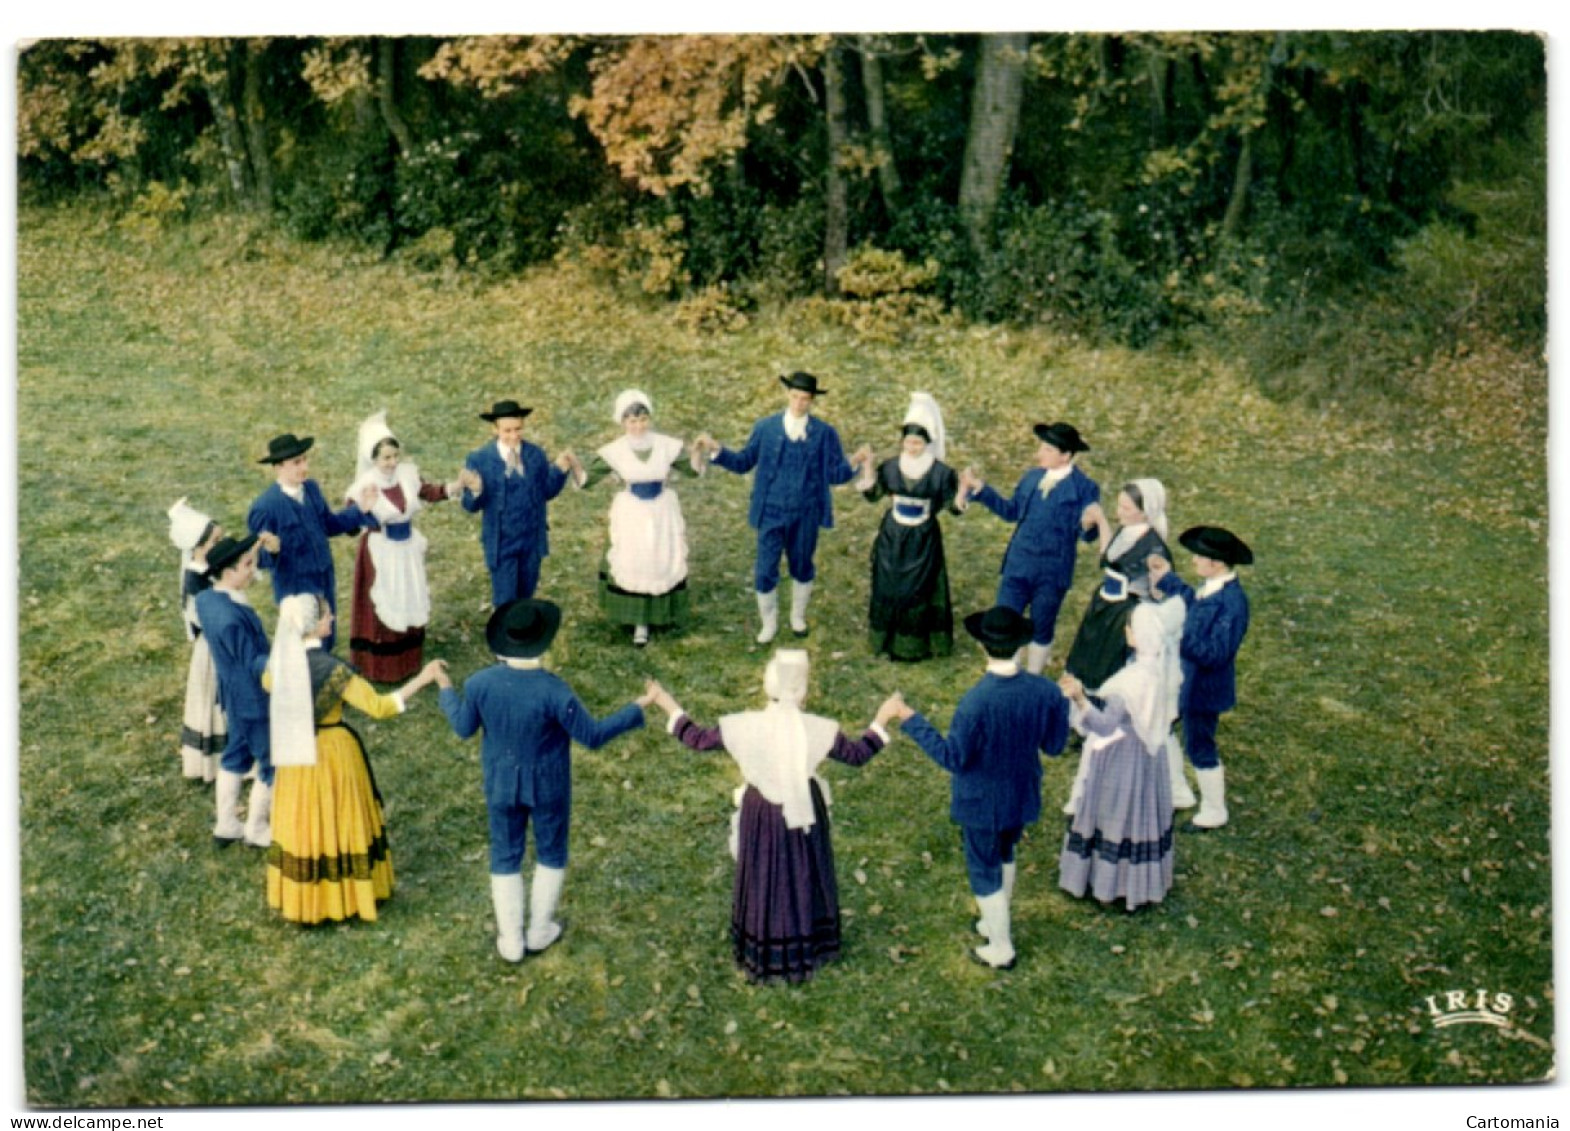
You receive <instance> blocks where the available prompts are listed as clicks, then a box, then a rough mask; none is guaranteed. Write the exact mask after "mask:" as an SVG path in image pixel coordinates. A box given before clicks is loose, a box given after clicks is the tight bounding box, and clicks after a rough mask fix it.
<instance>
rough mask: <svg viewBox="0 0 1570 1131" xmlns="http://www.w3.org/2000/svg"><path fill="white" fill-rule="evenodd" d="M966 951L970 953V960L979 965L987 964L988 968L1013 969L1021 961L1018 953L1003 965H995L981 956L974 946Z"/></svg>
mask: <svg viewBox="0 0 1570 1131" xmlns="http://www.w3.org/2000/svg"><path fill="white" fill-rule="evenodd" d="M966 953H968V954H969V955H970V960H971V961H972V962H974V963H975V964H976V965H977V966H985V967H986V968H987V969H988V970H1012V969H1014V965H1015V963H1017V962H1018V961H1019V955H1018V954H1016V955H1015V956H1014V957H1013V958H1011V959H1009V960H1008V961H1007V962H1005V963H1004V964H1003V965H1002V966H994V965H992V963H990V962H988V961H987V960H986V959H985V958H983V957H981V955H979V954H977V953H976V951H975V949H974V948H972V949H971V950H969V951H967V952H966Z"/></svg>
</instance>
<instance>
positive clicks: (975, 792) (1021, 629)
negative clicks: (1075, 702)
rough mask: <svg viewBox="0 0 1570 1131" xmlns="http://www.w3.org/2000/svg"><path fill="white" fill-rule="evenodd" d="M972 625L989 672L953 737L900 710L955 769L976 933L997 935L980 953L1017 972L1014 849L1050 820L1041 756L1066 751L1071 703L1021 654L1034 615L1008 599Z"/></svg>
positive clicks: (971, 619)
mask: <svg viewBox="0 0 1570 1131" xmlns="http://www.w3.org/2000/svg"><path fill="white" fill-rule="evenodd" d="M965 631H966V632H968V633H970V634H971V636H973V637H975V638H976V640H977V641H978V642H980V644H981V647H982V650H983V651H985V652H986V654H987V670H986V673H985V674H984V675H983V676H982V677H981V680H980V681H979V682H978V683H977V684H976V685H975V686H974V687H972V688H971V689H970V690H969V691H967V692H966V693H965V697H964V698H963V699H961V700H960V701H959V706H958V707H956V708H955V709H954V718H953V720H952V721H951V722H950V723H949V733H948V737H947V738H944V737H943V735H942V734H941V733H940V732H939V731H938V729H937V728H936V727H935V726H933V725H932V724H931V723H930V722H928V721H927V719H926V718H925V717H924V716H922V715H921V714H920V713H919V712H916V711H912V710H911V709H910V708H909V707H906V706H904V703H903V702H901V704H900V708H901V709H900V710H899V712H898V713H899V717H900V725H901V729H903V730H904V731H905V733H906V734H908V735H909V736H910V737H911V738H912V739H913V740H914V741H915V743H916V745H918V746H920V747H921V748H922V749H923V750H924V751H926V753H927V755H928V757H930V758H931V759H932V760H933V761H934V762H936V763H937V764H938V765H939V766H942V767H943V768H944V769H945V770H947V771H948V772H949V773H950V774H951V775H953V782H952V788H951V802H950V806H949V817H950V818H951V819H952V820H953V821H954V823H955V824H957V825H959V827H960V839H961V841H962V842H963V844H964V848H965V869H966V872H967V873H968V874H969V877H970V890H971V893H972V894H973V895H974V896H975V897H976V905H977V907H979V908H980V910H981V921H980V922H979V923H977V924H976V929H977V930H978V931H979V932H980V933H981V934H982V935H983V936H985V938H986V940H987V944H986V945H985V946H981V947H977V948H975V949H974V950H972V951H971V954H972V956H973V957H974V958H975V959H976V960H977V961H978V962H981V963H983V964H985V965H987V966H991V967H993V968H995V969H1000V970H1008V969H1011V968H1012V967H1013V965H1014V943H1013V940H1012V939H1011V937H1010V934H1009V901H1010V900H1011V899H1012V898H1013V894H1014V876H1015V863H1014V848H1015V846H1016V845H1017V844H1018V843H1019V840H1020V837H1021V836H1022V835H1023V834H1024V831H1025V826H1026V825H1033V824H1035V823H1036V820H1037V819H1038V818H1039V817H1040V816H1041V777H1042V775H1041V754H1042V753H1046V754H1050V755H1053V756H1056V755H1058V754H1061V753H1062V752H1063V746H1064V743H1065V742H1067V741H1068V713H1069V712H1068V701H1067V700H1066V699H1065V698H1064V697H1063V693H1062V692H1061V691H1060V690H1058V686H1057V684H1055V683H1053V682H1051V681H1050V680H1047V679H1044V678H1042V677H1041V676H1038V675H1032V674H1030V673H1029V672H1022V671H1020V668H1019V664H1018V662H1017V661H1016V660H1015V654H1016V653H1017V652H1018V651H1019V649H1020V648H1021V647H1022V646H1023V645H1024V644H1025V643H1026V641H1028V640H1030V638H1031V631H1032V630H1031V623H1030V620H1029V619H1028V618H1026V617H1023V616H1021V615H1020V614H1019V613H1017V612H1015V611H1014V610H1013V609H1010V608H1007V607H1006V606H1003V605H998V606H995V607H994V608H991V609H988V610H987V611H986V612H984V613H972V614H970V616H968V617H966V618H965Z"/></svg>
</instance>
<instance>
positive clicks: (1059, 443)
mask: <svg viewBox="0 0 1570 1131" xmlns="http://www.w3.org/2000/svg"><path fill="white" fill-rule="evenodd" d="M1035 433H1036V439H1038V440H1040V441H1041V442H1042V443H1044V444H1051V445H1052V446H1053V447H1054V448H1056V449H1057V450H1058V451H1060V452H1068V453H1069V454H1071V455H1072V454H1073V453H1074V452H1088V451H1090V445H1089V444H1087V443H1085V441H1084V440H1081V439H1080V438H1079V429H1077V428H1075V427H1074V426H1073V425H1072V424H1064V423H1063V422H1062V421H1061V420H1057V421H1053V422H1052V423H1051V424H1038V425H1036V427H1035Z"/></svg>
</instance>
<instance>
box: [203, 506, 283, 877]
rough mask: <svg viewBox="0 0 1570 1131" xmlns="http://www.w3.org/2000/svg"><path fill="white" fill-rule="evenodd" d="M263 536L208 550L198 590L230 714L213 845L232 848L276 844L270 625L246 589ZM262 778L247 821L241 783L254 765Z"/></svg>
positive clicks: (205, 633)
mask: <svg viewBox="0 0 1570 1131" xmlns="http://www.w3.org/2000/svg"><path fill="white" fill-rule="evenodd" d="M256 542H257V537H256V535H254V534H252V535H249V536H247V537H245V538H240V539H235V538H220V539H219V540H218V542H217V543H216V544H215V545H214V546H213V548H212V549H211V550H208V551H207V572H208V575H209V576H210V577H211V578H212V579H213V584H212V587H211V588H209V589H204V590H202V591H201V592H200V593H198V594H197V595H196V619H197V621H198V623H200V624H201V626H202V635H203V637H205V638H206V640H207V647H208V648H209V649H211V650H212V654H213V667H214V669H215V671H216V674H217V677H218V701H219V702H220V703H222V704H223V709H224V713H225V715H226V716H228V720H229V740H228V744H227V745H226V746H225V747H224V752H223V758H222V759H221V761H220V763H219V765H220V768H219V771H218V781H217V784H216V786H215V790H214V792H215V793H216V795H217V803H218V821H217V823H216V824H215V825H214V826H213V843H214V844H216V845H217V846H218V847H219V848H227V847H228V846H229V845H231V844H233V843H234V842H235V841H237V840H240V839H242V838H243V839H244V840H245V842H246V843H247V844H250V845H252V846H254V847H256V848H266V847H267V846H268V845H269V844H270V843H271V842H272V825H271V823H270V822H269V820H268V818H269V816H270V810H271V806H272V784H273V764H272V742H271V735H270V732H269V730H268V717H267V692H266V691H264V690H263V689H262V672H263V671H264V670H265V669H266V667H267V654H268V648H269V645H268V643H267V630H266V629H265V628H263V627H262V618H261V617H259V616H257V615H256V610H255V609H253V608H251V603H250V601H249V600H247V598H246V595H245V589H246V586H248V585H250V584H251V582H252V581H254V580H255V579H256V556H257V548H256ZM253 765H254V766H255V767H256V784H254V785H253V786H251V800H250V804H249V806H248V807H247V813H246V820H245V823H244V824H243V825H242V824H241V823H240V818H239V812H238V811H239V808H240V786H241V784H242V781H243V779H244V777H245V775H246V774H247V773H248V772H250V769H251V767H252V766H253Z"/></svg>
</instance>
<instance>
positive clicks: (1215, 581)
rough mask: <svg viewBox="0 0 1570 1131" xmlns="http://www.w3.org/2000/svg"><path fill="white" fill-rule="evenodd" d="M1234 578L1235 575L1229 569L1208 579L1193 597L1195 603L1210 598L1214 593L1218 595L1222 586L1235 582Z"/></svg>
mask: <svg viewBox="0 0 1570 1131" xmlns="http://www.w3.org/2000/svg"><path fill="white" fill-rule="evenodd" d="M1236 578H1237V574H1236V573H1234V572H1232V571H1231V570H1230V569H1229V570H1227V571H1226V572H1225V573H1221V574H1217V575H1216V576H1215V577H1212V578H1208V579H1207V580H1206V581H1205V584H1203V585H1201V586H1200V587H1199V593H1198V595H1196V596H1195V598H1194V599H1195V600H1196V601H1202V600H1204V599H1205V598H1206V597H1210V596H1212V595H1214V594H1216V593H1219V592H1220V591H1221V587H1222V586H1223V585H1225V584H1226V583H1227V582H1229V581H1233V580H1235V579H1236Z"/></svg>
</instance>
